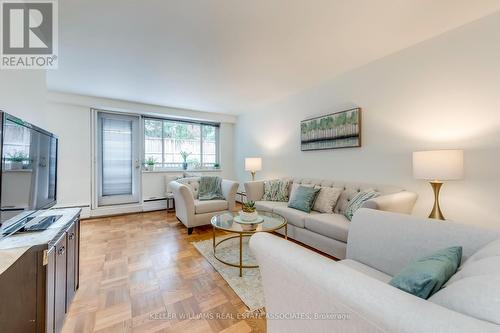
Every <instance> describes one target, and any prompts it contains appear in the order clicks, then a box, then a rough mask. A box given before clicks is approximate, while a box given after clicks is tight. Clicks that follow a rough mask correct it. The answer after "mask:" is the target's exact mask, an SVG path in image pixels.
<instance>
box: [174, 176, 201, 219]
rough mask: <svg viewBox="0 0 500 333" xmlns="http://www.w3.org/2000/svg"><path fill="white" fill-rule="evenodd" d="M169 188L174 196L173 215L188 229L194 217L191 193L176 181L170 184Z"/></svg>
mask: <svg viewBox="0 0 500 333" xmlns="http://www.w3.org/2000/svg"><path fill="white" fill-rule="evenodd" d="M170 188H171V189H172V193H173V194H174V200H175V215H176V216H177V218H178V219H179V220H180V221H181V222H182V223H184V225H185V226H186V227H190V226H191V223H192V222H193V221H194V215H195V210H194V198H193V192H191V190H190V189H189V188H188V187H187V186H186V185H184V184H181V183H179V182H177V181H173V182H171V183H170Z"/></svg>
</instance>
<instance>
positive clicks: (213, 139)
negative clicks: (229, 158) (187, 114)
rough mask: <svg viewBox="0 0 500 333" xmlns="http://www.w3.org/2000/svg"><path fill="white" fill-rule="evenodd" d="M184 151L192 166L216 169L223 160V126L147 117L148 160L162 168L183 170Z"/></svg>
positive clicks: (146, 147) (145, 125)
mask: <svg viewBox="0 0 500 333" xmlns="http://www.w3.org/2000/svg"><path fill="white" fill-rule="evenodd" d="M181 152H186V153H187V154H188V156H187V159H186V162H187V163H188V167H189V168H192V169H199V168H213V167H215V166H216V164H218V163H219V125H217V124H207V123H195V122H185V121H177V120H168V119H155V118H144V160H145V161H146V160H148V159H151V158H152V159H154V161H155V165H156V166H158V167H161V168H171V169H181V168H182V166H183V162H184V161H183V158H182V155H181Z"/></svg>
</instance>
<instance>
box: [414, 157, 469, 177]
mask: <svg viewBox="0 0 500 333" xmlns="http://www.w3.org/2000/svg"><path fill="white" fill-rule="evenodd" d="M463 176H464V151H463V150H430V151H417V152H414V153H413V177H415V178H417V179H426V180H436V181H440V180H454V179H462V178H463Z"/></svg>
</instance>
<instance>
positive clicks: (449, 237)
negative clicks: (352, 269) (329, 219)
mask: <svg viewBox="0 0 500 333" xmlns="http://www.w3.org/2000/svg"><path fill="white" fill-rule="evenodd" d="M497 238H500V230H498V229H487V228H480V227H477V226H473V225H465V224H459V223H456V222H450V221H439V220H435V219H428V218H423V217H418V216H413V215H406V214H397V213H390V212H384V211H380V210H373V209H366V208H361V209H359V210H357V211H356V213H355V214H354V216H353V218H352V221H351V223H350V226H349V235H348V238H347V252H346V258H347V259H353V260H356V261H360V262H362V263H364V264H366V265H368V266H371V267H373V268H376V269H378V270H379V271H382V272H384V273H386V274H389V275H391V276H394V275H396V274H397V273H399V271H400V270H401V269H403V268H404V267H405V266H406V265H407V264H408V263H409V262H411V261H413V260H415V259H418V258H420V257H422V256H425V255H429V254H431V253H433V252H435V251H437V250H440V249H443V248H446V247H450V246H457V245H459V246H462V248H463V254H462V260H466V259H467V258H468V257H469V256H470V255H472V254H473V253H474V252H476V251H477V250H478V249H480V248H481V247H483V246H484V245H486V244H487V243H489V242H491V241H493V240H495V239H497Z"/></svg>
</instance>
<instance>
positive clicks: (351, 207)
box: [344, 190, 380, 221]
mask: <svg viewBox="0 0 500 333" xmlns="http://www.w3.org/2000/svg"><path fill="white" fill-rule="evenodd" d="M379 195H380V193H378V192H375V191H373V190H366V191H363V192H359V193H358V194H356V195H355V196H354V198H352V199H351V201H349V204H347V207H346V209H345V213H344V215H345V217H347V219H348V220H349V221H350V220H351V219H352V217H353V215H354V213H355V212H356V211H357V210H358V209H359V208H361V206H363V204H364V203H365V201H368V200H370V199H373V198H376V197H378V196H379Z"/></svg>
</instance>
